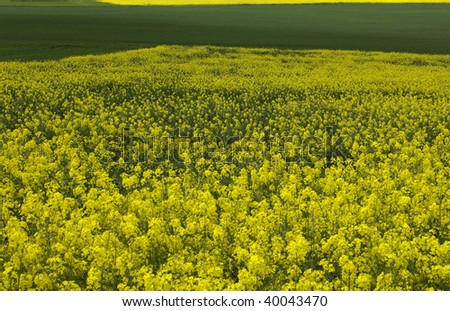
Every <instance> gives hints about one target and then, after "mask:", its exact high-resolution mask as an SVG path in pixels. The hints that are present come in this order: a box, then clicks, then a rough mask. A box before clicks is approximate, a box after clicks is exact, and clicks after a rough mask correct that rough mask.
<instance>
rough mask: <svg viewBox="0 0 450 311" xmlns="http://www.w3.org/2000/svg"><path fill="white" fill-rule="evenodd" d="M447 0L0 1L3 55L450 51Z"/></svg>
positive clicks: (26, 57)
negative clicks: (258, 1)
mask: <svg viewBox="0 0 450 311" xmlns="http://www.w3.org/2000/svg"><path fill="white" fill-rule="evenodd" d="M448 38H450V6H449V5H446V4H406V5H405V4H376V5H374V4H327V5H296V6H290V5H271V6H177V7H121V6H104V7H95V6H86V7H8V6H5V7H2V8H1V10H0V42H1V45H0V60H3V61H6V60H14V59H17V60H43V59H58V58H63V57H67V56H73V55H84V54H100V53H107V52H114V51H122V50H129V49H137V48H144V47H152V46H157V45H160V44H179V45H188V46H193V45H216V46H242V47H271V48H291V49H340V50H363V51H397V52H414V53H438V54H447V53H449V52H450V40H448Z"/></svg>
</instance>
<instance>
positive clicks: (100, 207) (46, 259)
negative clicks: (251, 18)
mask: <svg viewBox="0 0 450 311" xmlns="http://www.w3.org/2000/svg"><path fill="white" fill-rule="evenodd" d="M449 66H450V58H449V56H448V55H447V56H433V55H414V54H399V53H394V54H391V53H367V52H339V51H294V50H276V49H236V48H219V47H195V48H187V47H182V46H173V47H168V46H161V47H157V48H153V49H145V50H139V51H130V52H124V53H117V54H111V55H104V56H85V57H75V58H69V59H65V60H61V61H50V62H30V63H20V62H7V63H0V75H1V77H2V79H1V80H0V89H1V90H2V92H1V93H0V103H1V105H2V107H1V108H2V111H3V113H2V115H1V128H0V141H1V142H2V146H1V149H0V150H1V152H0V161H1V163H2V165H1V170H0V178H1V180H2V182H1V186H0V191H1V192H0V194H1V195H2V197H4V198H5V199H4V202H3V205H2V214H3V220H4V221H5V224H6V226H5V228H4V236H5V237H7V238H8V241H7V243H6V244H4V245H3V252H2V257H3V258H2V262H0V264H1V266H0V290H1V289H4V290H5V289H6V290H31V289H37V290H75V289H88V290H144V289H145V290H449V289H450V256H449V255H450V235H449V233H450V210H449V208H450V191H449V189H450V178H449V175H450V166H449V164H450V158H449V153H448V150H450V131H449V128H448V124H449V122H450V120H449V116H450V111H449V109H450V105H449V104H448V103H449V100H450V85H449V76H450V74H449V70H448V68H449ZM121 146H122V147H121ZM123 146H125V147H123Z"/></svg>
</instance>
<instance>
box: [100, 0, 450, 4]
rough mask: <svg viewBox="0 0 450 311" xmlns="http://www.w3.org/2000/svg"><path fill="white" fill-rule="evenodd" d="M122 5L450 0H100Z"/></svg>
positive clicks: (443, 0)
mask: <svg viewBox="0 0 450 311" xmlns="http://www.w3.org/2000/svg"><path fill="white" fill-rule="evenodd" d="M99 2H106V3H113V4H122V5H218V4H311V3H450V0H429V1H424V0H100V1H99Z"/></svg>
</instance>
